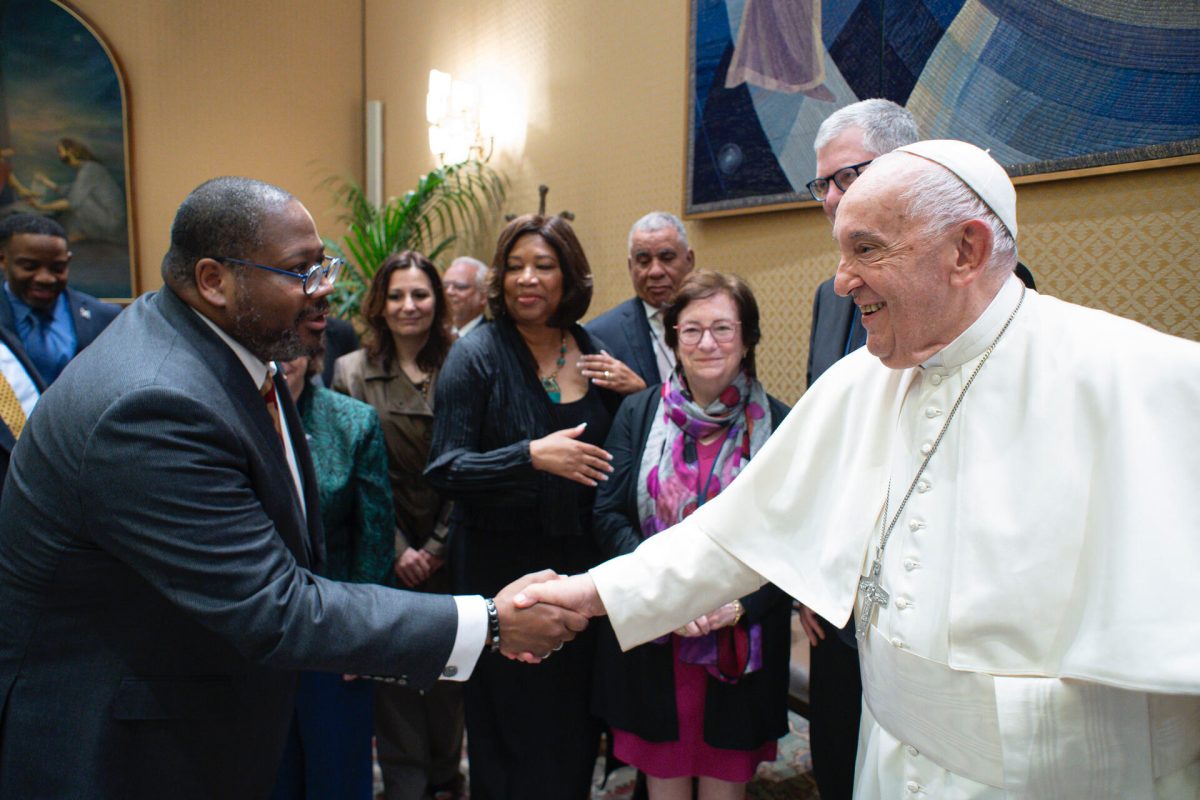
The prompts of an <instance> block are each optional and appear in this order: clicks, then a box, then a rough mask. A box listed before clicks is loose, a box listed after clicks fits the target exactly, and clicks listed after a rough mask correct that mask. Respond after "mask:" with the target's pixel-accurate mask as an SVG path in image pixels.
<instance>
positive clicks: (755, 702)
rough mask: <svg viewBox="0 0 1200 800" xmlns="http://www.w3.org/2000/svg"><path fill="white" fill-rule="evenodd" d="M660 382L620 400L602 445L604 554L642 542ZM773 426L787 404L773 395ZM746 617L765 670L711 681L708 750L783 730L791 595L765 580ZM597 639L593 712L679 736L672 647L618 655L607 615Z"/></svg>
mask: <svg viewBox="0 0 1200 800" xmlns="http://www.w3.org/2000/svg"><path fill="white" fill-rule="evenodd" d="M660 391H661V386H651V387H650V388H648V389H645V390H643V391H641V392H638V393H636V394H632V395H630V396H629V397H627V398H626V399H625V402H624V403H622V404H621V408H620V410H619V411H618V412H617V417H616V419H615V420H613V426H612V429H611V430H610V431H609V434H608V440H607V441H606V442H605V443H604V447H605V449H606V450H608V452H609V453H611V454H612V457H613V460H612V464H613V472H612V475H611V476H610V477H609V480H608V481H606V482H605V483H602V484H601V485H600V489H599V492H598V493H597V495H596V506H595V510H594V512H593V514H592V529H593V532H594V534H595V536H596V541H597V543H598V544H599V545H600V550H601V554H602V555H603V557H605V558H612V557H615V556H618V555H623V554H625V553H629V552H632V551H633V550H634V549H635V548H636V547H637V546H638V544H640V543H641V541H642V537H641V533H640V525H639V522H638V514H637V476H638V470H639V468H640V466H641V460H642V451H643V450H644V449H645V446H646V439H647V438H648V437H649V435H650V427H651V425H652V424H653V422H654V417H655V412H656V411H657V410H658V407H659V392H660ZM768 399H769V401H770V406H771V427H772V430H774V429H775V428H778V427H779V424H780V423H781V422H783V418H784V416H785V415H786V414H787V412H788V407H787V406H785V405H784V404H783V403H781V402H779V401H778V400H776V399H775V398H773V397H770V398H768ZM742 605H743V606H744V607H745V610H746V612H745V620H746V621H747V622H750V623H754V622H758V623H761V624H762V629H763V654H764V658H763V669H762V670H760V671H758V672H754V673H751V674H749V675H745V676H743V677H742V678H741V679H740V680H739V681H738V682H737V683H723V682H721V681H718V680H716V679H714V678H711V677H710V678H709V679H708V689H707V691H706V694H705V706H704V708H705V711H704V741H705V742H707V743H708V744H710V745H712V746H713V747H724V748H730V749H738V750H751V749H754V748H756V747H758V746H759V745H761V744H763V743H764V742H767V741H773V740H774V739H777V738H779V737H780V736H782V735H783V734H784V733H786V732H787V692H788V660H789V656H790V654H791V638H792V636H791V611H792V605H791V602H790V601H789V599H788V596H787V595H786V594H784V593H783V592H782V591H781V590H780V589H778V588H776V587H775V586H774V585H771V584H768V585H766V586H764V587H763V588H761V589H759V590H758V591H757V592H754V593H753V594H749V595H746V596H745V597H743V598H742ZM592 624H593V625H595V626H596V627H597V629H598V634H597V635H598V636H599V644H598V656H597V667H596V675H595V678H594V681H595V683H594V692H593V702H592V711H593V713H595V714H596V715H597V716H599V717H601V718H602V719H604V720H605V721H606V722H607V723H608V724H609V725H611V726H613V727H616V728H620V729H621V730H625V731H629V732H631V733H634V734H637V735H638V736H640V737H642V738H643V739H646V740H649V741H654V742H664V741H674V740H676V739H678V738H679V729H678V714H677V713H676V710H675V667H674V661H673V656H672V651H671V648H670V647H668V646H665V645H657V644H653V643H651V644H644V645H641V646H639V647H635V648H633V649H632V650H630V651H629V652H627V653H622V652H621V650H620V646H619V645H618V644H617V640H616V636H615V635H614V634H613V631H612V626H611V625H609V623H608V621H607V619H597V620H593V623H592Z"/></svg>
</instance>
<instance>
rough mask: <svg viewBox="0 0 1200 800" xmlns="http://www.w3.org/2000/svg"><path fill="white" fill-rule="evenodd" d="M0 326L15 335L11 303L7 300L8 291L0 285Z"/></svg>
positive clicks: (15, 329) (14, 321)
mask: <svg viewBox="0 0 1200 800" xmlns="http://www.w3.org/2000/svg"><path fill="white" fill-rule="evenodd" d="M0 328H4V330H6V331H8V332H9V333H11V334H12V335H13V336H16V335H17V323H16V320H14V319H13V310H12V303H10V302H8V292H6V291H4V289H3V288H2V286H0Z"/></svg>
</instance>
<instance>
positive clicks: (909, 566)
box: [904, 558, 917, 572]
mask: <svg viewBox="0 0 1200 800" xmlns="http://www.w3.org/2000/svg"><path fill="white" fill-rule="evenodd" d="M904 568H905V569H906V570H908V571H909V572H912V571H913V570H914V569H916V568H917V562H916V561H914V560H913V559H911V558H906V559H904Z"/></svg>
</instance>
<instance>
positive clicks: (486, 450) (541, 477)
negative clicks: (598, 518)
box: [425, 317, 621, 537]
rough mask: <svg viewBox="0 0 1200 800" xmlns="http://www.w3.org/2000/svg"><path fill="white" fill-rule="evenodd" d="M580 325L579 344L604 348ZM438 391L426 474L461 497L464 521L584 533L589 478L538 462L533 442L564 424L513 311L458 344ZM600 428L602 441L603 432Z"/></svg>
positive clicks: (606, 398) (473, 525)
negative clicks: (582, 512)
mask: <svg viewBox="0 0 1200 800" xmlns="http://www.w3.org/2000/svg"><path fill="white" fill-rule="evenodd" d="M571 334H572V335H573V336H574V337H575V340H576V342H577V343H578V344H579V349H580V351H582V352H584V353H595V352H598V349H597V346H596V343H595V342H593V340H592V337H591V336H589V335H588V333H587V332H586V331H585V330H584V329H583V328H581V327H579V326H578V325H575V326H573V327H572V328H571ZM590 391H594V392H596V393H597V394H598V395H599V397H600V400H601V402H603V404H604V406H605V408H606V409H607V411H608V413H609V414H612V413H613V412H615V411H616V409H617V407H618V406H619V405H620V403H621V397H620V395H618V394H616V393H615V392H610V391H608V390H606V389H598V388H596V387H592V388H591V389H590ZM436 398H437V400H436V407H435V409H434V410H435V413H434V418H433V444H432V445H431V447H430V449H429V464H428V466H426V468H425V477H426V478H427V479H428V481H429V483H430V485H431V486H433V487H434V488H435V489H437V490H438V491H439V492H441V493H442V494H443V495H444V496H446V497H450V498H453V499H454V500H455V501H456V502H455V514H456V527H457V525H465V526H466V527H467V528H470V529H473V530H488V531H517V532H528V531H531V530H540V531H542V532H543V534H544V535H546V536H551V537H555V536H580V535H582V534H583V533H584V532H585V531H583V530H582V529H581V526H580V520H579V508H580V495H581V493H582V492H585V491H587V487H585V486H583V485H582V484H579V483H576V482H575V481H572V480H568V479H566V478H560V477H559V476H557V475H552V474H550V473H549V472H539V471H537V470H535V469H534V468H533V460H532V459H531V458H530V455H529V443H530V441H531V440H533V439H539V438H541V437H543V436H546V435H548V434H550V433H552V432H554V431H555V430H557V429H558V426H557V419H558V415H557V413H556V408H555V405H554V404H553V403H551V402H550V399H549V398H548V397H547V396H546V391H545V389H543V388H542V385H541V382H540V381H539V380H538V377H537V365H536V364H535V363H534V361H533V356H531V355H530V353H529V348H528V347H527V346H526V345H525V342H524V340H523V339H522V338H521V334H520V332H518V331H517V329H516V327H515V326H514V325H513V324H512V322H511V321H510V320H509V319H508V318H507V317H504V318H501V319H499V320H496V321H495V322H493V323H491V324H490V325H485V326H483V327H480V328H477V329H476V330H474V331H472V332H471V334H470V335H469V336H465V337H463V338H462V339H459V340H458V341H457V342H455V343H454V346H453V347H452V348H450V355H449V356H447V358H446V363H445V364H444V365H443V366H442V371H441V372H440V373H439V374H438V382H437V392H436ZM594 427H595V426H590V427H589V430H588V433H594V431H592V428H594ZM606 429H607V428H606ZM596 436H597V437H600V438H597V443H599V442H600V441H603V439H602V437H603V433H598V434H596Z"/></svg>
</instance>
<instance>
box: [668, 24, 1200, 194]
mask: <svg viewBox="0 0 1200 800" xmlns="http://www.w3.org/2000/svg"><path fill="white" fill-rule="evenodd" d="M689 68H690V92H691V93H690V97H689V130H688V163H687V170H688V174H687V204H686V209H685V211H686V213H687V214H689V215H702V214H705V213H711V212H728V211H730V210H736V209H750V208H754V207H759V206H770V205H779V204H789V203H798V202H803V201H811V200H812V198H811V197H810V196H809V195H808V192H807V191H806V190H805V188H804V185H805V184H806V183H807V182H808V181H809V180H811V179H812V177H813V175H814V171H815V166H816V158H815V156H814V154H813V151H812V143H813V138H814V137H815V135H816V131H817V128H818V127H819V126H820V124H821V121H822V120H824V119H825V118H826V117H827V116H829V114H831V113H832V112H834V111H836V110H837V109H839V108H841V107H842V106H845V105H848V104H850V103H853V102H856V101H858V100H863V99H866V98H869V97H886V98H888V99H890V100H894V101H895V102H897V103H900V104H901V105H904V106H906V107H907V108H908V109H909V110H910V111H912V113H913V115H914V116H915V117H916V120H917V124H918V126H919V127H920V129H921V132H922V135H923V136H924V137H925V138H930V139H937V138H954V139H965V140H967V141H971V142H974V143H975V144H978V145H979V146H980V147H985V148H989V149H990V150H991V152H992V153H993V154H994V155H995V156H996V157H997V158H998V159H999V161H1000V162H1001V163H1002V164H1004V165H1005V166H1006V167H1007V168H1008V170H1009V173H1010V174H1012V175H1014V176H1019V175H1030V174H1037V173H1045V172H1058V171H1064V170H1072V169H1081V168H1085V167H1093V166H1101V165H1106V164H1121V163H1130V162H1137V161H1144V160H1147V159H1156V158H1166V157H1171V156H1178V155H1189V154H1195V153H1198V152H1200V3H1197V2H1195V0H1091V1H1090V2H1082V1H1081V0H692V26H691V42H690V64H689Z"/></svg>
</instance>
